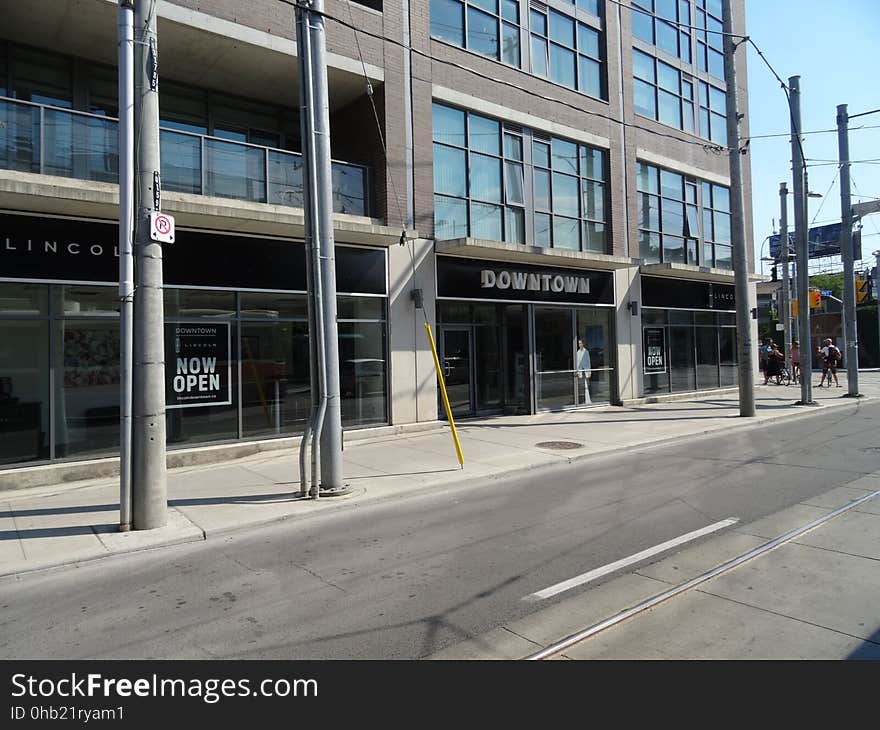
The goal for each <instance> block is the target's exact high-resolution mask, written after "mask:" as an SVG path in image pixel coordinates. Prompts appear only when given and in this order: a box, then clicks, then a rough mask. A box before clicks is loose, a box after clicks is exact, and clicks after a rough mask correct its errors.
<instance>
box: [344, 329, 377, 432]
mask: <svg viewBox="0 0 880 730" xmlns="http://www.w3.org/2000/svg"><path fill="white" fill-rule="evenodd" d="M338 327H339V385H340V393H341V395H342V425H343V426H366V425H368V424H374V423H385V421H386V415H385V401H386V398H385V383H386V376H385V370H386V368H385V323H384V322H363V321H361V322H352V321H349V322H345V321H340V322H339V325H338Z"/></svg>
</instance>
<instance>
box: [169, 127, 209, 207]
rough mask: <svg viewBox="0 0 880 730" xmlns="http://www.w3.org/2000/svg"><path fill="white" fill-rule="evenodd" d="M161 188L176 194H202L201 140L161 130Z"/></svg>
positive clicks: (188, 135) (189, 135)
mask: <svg viewBox="0 0 880 730" xmlns="http://www.w3.org/2000/svg"><path fill="white" fill-rule="evenodd" d="M159 158H160V160H161V165H162V186H163V187H164V188H165V189H166V190H173V191H175V192H177V193H190V194H192V195H200V194H201V192H202V139H201V137H194V136H193V135H191V134H180V133H178V132H170V131H168V130H167V129H163V130H161V131H160V132H159Z"/></svg>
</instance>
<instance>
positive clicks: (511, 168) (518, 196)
mask: <svg viewBox="0 0 880 730" xmlns="http://www.w3.org/2000/svg"><path fill="white" fill-rule="evenodd" d="M504 202H505V203H513V204H516V205H523V204H524V203H525V192H524V190H523V166H522V165H520V164H517V163H515V162H505V163H504Z"/></svg>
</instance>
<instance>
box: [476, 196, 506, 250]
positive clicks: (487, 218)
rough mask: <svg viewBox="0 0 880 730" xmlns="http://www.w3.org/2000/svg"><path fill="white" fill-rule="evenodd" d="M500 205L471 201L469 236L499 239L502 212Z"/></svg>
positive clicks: (488, 239)
mask: <svg viewBox="0 0 880 730" xmlns="http://www.w3.org/2000/svg"><path fill="white" fill-rule="evenodd" d="M503 211H504V208H502V207H501V206H500V205H489V204H486V203H476V202H472V203H471V236H472V237H473V238H482V239H484V240H487V241H500V240H502V238H501V233H502V214H503Z"/></svg>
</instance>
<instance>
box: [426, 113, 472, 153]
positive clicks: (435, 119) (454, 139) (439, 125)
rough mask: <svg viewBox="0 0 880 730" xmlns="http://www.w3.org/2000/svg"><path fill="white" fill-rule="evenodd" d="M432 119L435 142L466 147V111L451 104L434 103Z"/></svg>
mask: <svg viewBox="0 0 880 730" xmlns="http://www.w3.org/2000/svg"><path fill="white" fill-rule="evenodd" d="M431 119H432V125H433V134H434V141H435V142H442V143H443V144H452V145H455V146H456V147H465V146H466V140H465V134H464V112H463V111H462V110H461V109H454V108H452V107H451V106H443V105H442V104H434V105H432V107H431Z"/></svg>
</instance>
